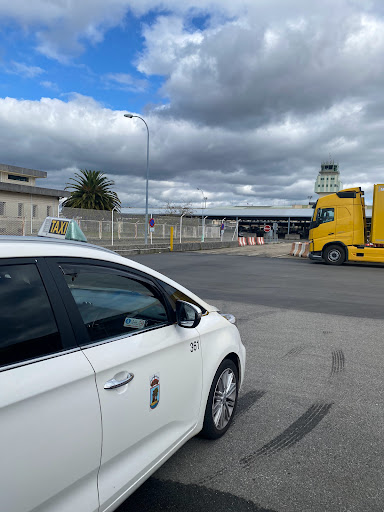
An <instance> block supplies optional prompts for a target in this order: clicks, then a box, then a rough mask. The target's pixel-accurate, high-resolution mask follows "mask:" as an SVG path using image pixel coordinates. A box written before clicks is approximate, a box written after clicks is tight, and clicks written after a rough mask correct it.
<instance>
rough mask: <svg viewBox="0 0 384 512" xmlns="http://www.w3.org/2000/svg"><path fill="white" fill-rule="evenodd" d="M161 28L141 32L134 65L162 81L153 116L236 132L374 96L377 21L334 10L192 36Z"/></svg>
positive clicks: (381, 30)
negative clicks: (161, 99) (161, 100)
mask: <svg viewBox="0 0 384 512" xmlns="http://www.w3.org/2000/svg"><path fill="white" fill-rule="evenodd" d="M323 18H324V16H323ZM169 25H170V20H169V18H167V19H165V18H164V17H160V18H159V19H158V20H157V22H156V23H155V24H154V25H152V26H151V27H146V28H145V30H144V32H143V34H144V37H145V42H146V43H145V44H146V48H145V51H144V52H143V54H142V56H141V58H140V60H139V62H138V68H139V70H141V71H143V72H145V73H147V74H148V75H150V74H157V75H159V74H160V75H164V76H165V78H166V80H165V84H164V86H163V94H164V95H165V97H166V98H167V99H168V106H167V108H162V109H161V110H159V115H160V114H161V115H163V116H169V117H173V118H182V119H186V118H187V119H190V120H191V121H194V122H198V123H201V124H203V125H206V124H208V125H211V126H223V125H227V126H230V127H231V128H232V129H234V130H241V129H249V128H252V127H256V126H263V125H264V124H265V123H269V122H271V121H273V120H275V119H281V118H283V117H284V116H286V115H288V114H291V115H294V116H297V115H298V116H302V115H304V116H305V115H307V114H310V113H313V112H320V111H322V110H327V109H329V108H331V107H332V105H334V104H338V103H339V102H342V101H343V100H344V99H345V98H350V99H351V100H356V101H358V100H359V99H362V98H365V96H366V95H367V94H371V93H372V92H379V91H381V89H382V83H383V79H384V68H383V67H382V66H381V59H382V54H383V51H384V36H383V34H384V21H383V20H382V19H380V18H375V17H373V16H368V15H366V14H361V13H360V14H357V13H352V14H351V16H350V17H345V13H341V12H337V11H336V12H335V13H334V14H333V16H332V18H331V19H327V20H325V19H322V18H316V17H315V18H310V17H308V18H306V19H304V18H303V17H302V16H301V17H300V18H298V19H296V20H287V21H285V22H280V23H276V22H273V21H272V22H270V23H269V24H268V25H263V24H260V21H259V20H258V19H253V18H252V17H248V18H238V19H236V20H234V21H228V22H226V23H224V24H222V25H220V26H219V27H214V28H208V29H207V30H205V31H201V30H196V31H195V32H192V33H191V32H190V29H188V28H187V27H186V26H185V24H183V22H182V21H181V20H177V22H173V23H172V24H171V25H172V28H171V29H169Z"/></svg>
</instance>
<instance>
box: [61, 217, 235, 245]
mask: <svg viewBox="0 0 384 512" xmlns="http://www.w3.org/2000/svg"><path fill="white" fill-rule="evenodd" d="M60 215H61V216H62V217H65V218H69V219H75V220H76V221H77V222H78V224H79V226H80V228H81V229H82V231H83V232H84V234H85V236H86V237H87V239H88V240H89V241H90V242H92V243H96V244H97V243H101V242H102V243H103V245H108V244H110V245H118V244H135V243H137V244H139V243H143V242H144V239H145V229H147V230H148V231H147V233H148V240H149V243H153V244H155V243H169V241H170V237H171V227H173V241H174V243H177V242H180V243H183V242H197V241H202V240H203V239H204V240H206V241H215V240H217V241H219V240H222V241H229V240H234V239H235V236H236V233H237V227H236V222H235V221H230V222H226V223H224V230H223V231H222V230H221V222H219V221H212V220H210V221H208V220H207V219H204V218H202V217H188V216H179V215H153V219H154V221H155V225H154V227H153V228H152V229H151V228H150V227H149V225H146V223H145V216H144V215H135V214H122V213H118V212H113V213H112V212H110V211H100V210H84V209H79V208H63V209H62V211H61V214H60Z"/></svg>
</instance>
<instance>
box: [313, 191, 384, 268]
mask: <svg viewBox="0 0 384 512" xmlns="http://www.w3.org/2000/svg"><path fill="white" fill-rule="evenodd" d="M309 244H310V245H309V251H310V253H309V257H310V259H312V260H320V261H324V262H325V263H327V264H328V265H342V264H343V263H344V262H346V261H366V262H378V263H384V185H374V190H373V205H372V222H371V230H370V233H368V231H367V219H366V216H365V202H364V192H363V191H362V190H361V188H360V187H356V188H348V189H345V190H340V192H336V193H335V194H329V195H327V196H324V197H320V198H319V199H318V200H317V202H316V204H315V206H314V213H313V218H312V221H311V224H310V227H309Z"/></svg>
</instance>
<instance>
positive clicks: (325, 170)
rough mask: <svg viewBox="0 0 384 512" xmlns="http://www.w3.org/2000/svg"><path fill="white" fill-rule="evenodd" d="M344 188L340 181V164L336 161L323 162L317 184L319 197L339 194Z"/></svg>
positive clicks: (316, 188) (316, 190)
mask: <svg viewBox="0 0 384 512" xmlns="http://www.w3.org/2000/svg"><path fill="white" fill-rule="evenodd" d="M342 188H343V184H342V183H341V181H340V171H339V164H335V162H334V161H329V162H323V163H322V164H321V170H320V172H319V174H318V176H317V179H316V182H315V192H316V194H318V195H319V197H323V196H327V195H328V194H333V193H335V192H338V191H339V190H341V189H342Z"/></svg>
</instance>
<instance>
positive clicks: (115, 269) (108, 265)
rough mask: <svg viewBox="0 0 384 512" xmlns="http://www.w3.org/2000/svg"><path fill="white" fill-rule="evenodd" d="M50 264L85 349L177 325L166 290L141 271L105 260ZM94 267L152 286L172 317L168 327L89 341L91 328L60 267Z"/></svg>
mask: <svg viewBox="0 0 384 512" xmlns="http://www.w3.org/2000/svg"><path fill="white" fill-rule="evenodd" d="M45 259H46V262H47V264H48V266H49V269H50V271H51V273H52V275H53V277H54V279H55V282H56V286H57V288H58V291H59V294H60V295H61V297H62V299H63V302H64V306H65V308H66V311H67V315H68V317H69V320H70V322H71V324H72V328H73V330H74V332H75V336H76V338H77V341H78V345H79V347H80V348H81V349H85V348H91V347H94V346H98V345H104V344H106V343H111V342H113V341H117V340H119V339H122V338H127V337H131V336H136V335H139V334H142V333H145V332H149V331H153V330H156V329H161V328H163V327H166V326H169V325H173V324H175V323H176V314H175V312H174V310H173V308H172V306H171V304H170V302H169V300H168V297H167V296H166V294H165V292H164V290H163V289H162V288H161V286H160V285H159V284H158V283H157V279H156V278H153V277H152V276H150V275H149V274H145V273H144V272H141V271H140V270H136V269H132V268H130V267H125V266H124V265H120V264H118V263H114V262H110V261H105V260H97V259H92V258H81V257H73V258H72V257H62V258H60V257H57V256H52V257H46V258H45ZM71 264H72V265H90V266H93V267H102V268H105V271H106V272H110V273H117V274H120V275H121V274H122V273H123V274H124V275H125V276H127V277H129V278H131V279H135V280H137V281H139V282H140V281H141V282H143V283H145V284H147V285H149V286H150V287H151V288H153V289H154V291H155V292H156V295H157V298H159V300H160V301H161V302H162V304H163V305H164V306H165V309H166V312H167V316H168V323H164V324H161V325H155V326H151V327H148V328H146V329H142V330H140V331H137V332H131V333H123V334H121V335H118V336H113V337H110V338H106V339H103V340H99V341H92V340H91V339H90V337H89V334H88V331H87V328H86V326H85V324H84V322H83V319H82V318H81V315H80V312H79V310H78V308H77V306H76V303H75V301H74V299H73V297H72V294H71V291H70V289H69V288H68V286H67V283H66V282H65V279H64V278H63V271H62V269H61V267H60V265H71Z"/></svg>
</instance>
